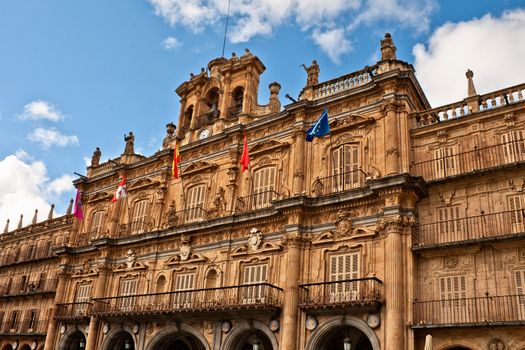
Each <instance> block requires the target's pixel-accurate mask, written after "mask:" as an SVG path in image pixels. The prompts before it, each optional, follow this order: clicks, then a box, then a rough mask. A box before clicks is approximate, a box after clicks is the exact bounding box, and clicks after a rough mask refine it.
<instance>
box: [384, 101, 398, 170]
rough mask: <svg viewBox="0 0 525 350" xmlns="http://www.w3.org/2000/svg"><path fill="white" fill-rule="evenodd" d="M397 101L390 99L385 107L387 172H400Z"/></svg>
mask: <svg viewBox="0 0 525 350" xmlns="http://www.w3.org/2000/svg"><path fill="white" fill-rule="evenodd" d="M397 107H398V105H397V102H396V101H394V100H390V101H388V102H387V105H386V107H385V113H386V117H385V118H386V119H385V148H386V159H385V163H386V164H385V174H386V175H395V174H399V136H398V126H397Z"/></svg>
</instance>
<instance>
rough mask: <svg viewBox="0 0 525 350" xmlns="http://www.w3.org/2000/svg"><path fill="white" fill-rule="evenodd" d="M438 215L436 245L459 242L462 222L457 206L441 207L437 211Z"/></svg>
mask: <svg viewBox="0 0 525 350" xmlns="http://www.w3.org/2000/svg"><path fill="white" fill-rule="evenodd" d="M437 215H438V230H439V237H438V243H442V242H450V241H456V240H461V238H462V237H459V235H460V234H461V233H462V231H463V230H462V229H461V226H462V221H461V220H460V207H459V205H455V206H449V207H442V208H438V210H437Z"/></svg>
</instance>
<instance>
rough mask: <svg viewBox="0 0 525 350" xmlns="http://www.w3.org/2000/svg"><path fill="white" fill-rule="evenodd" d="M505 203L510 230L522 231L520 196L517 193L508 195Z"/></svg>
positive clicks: (514, 231)
mask: <svg viewBox="0 0 525 350" xmlns="http://www.w3.org/2000/svg"><path fill="white" fill-rule="evenodd" d="M507 205H508V207H509V215H510V222H511V225H512V227H511V231H512V232H513V233H518V232H523V231H525V230H524V228H525V227H524V223H523V209H522V206H521V197H520V196H519V195H514V196H508V197H507Z"/></svg>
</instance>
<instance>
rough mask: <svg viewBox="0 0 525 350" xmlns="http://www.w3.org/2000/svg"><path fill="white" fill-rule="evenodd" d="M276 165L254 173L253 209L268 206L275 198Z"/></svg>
mask: <svg viewBox="0 0 525 350" xmlns="http://www.w3.org/2000/svg"><path fill="white" fill-rule="evenodd" d="M274 189H275V167H273V166H271V167H264V168H262V169H259V170H257V171H256V172H255V173H254V175H253V194H254V195H253V200H252V206H253V209H257V208H264V207H267V206H268V205H269V204H270V202H271V201H272V200H273V199H274V193H275V192H274Z"/></svg>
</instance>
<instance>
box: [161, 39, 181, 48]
mask: <svg viewBox="0 0 525 350" xmlns="http://www.w3.org/2000/svg"><path fill="white" fill-rule="evenodd" d="M161 45H162V47H163V48H164V49H166V50H168V51H173V50H176V49H177V48H179V47H180V46H181V45H182V43H181V42H180V41H179V40H178V39H177V38H175V37H173V36H169V37H167V38H166V39H164V40H163V41H162V43H161Z"/></svg>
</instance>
